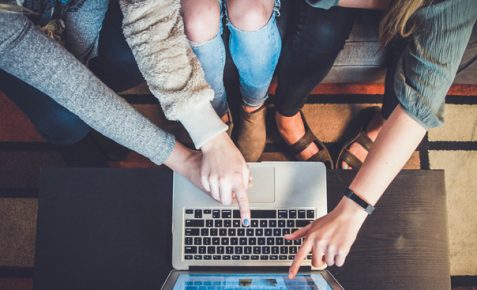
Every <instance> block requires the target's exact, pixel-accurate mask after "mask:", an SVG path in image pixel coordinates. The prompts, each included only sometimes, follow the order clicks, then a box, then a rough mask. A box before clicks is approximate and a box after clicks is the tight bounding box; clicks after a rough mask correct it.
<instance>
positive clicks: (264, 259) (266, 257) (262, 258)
mask: <svg viewBox="0 0 477 290" xmlns="http://www.w3.org/2000/svg"><path fill="white" fill-rule="evenodd" d="M260 260H263V261H267V260H268V256H266V255H261V256H260Z"/></svg>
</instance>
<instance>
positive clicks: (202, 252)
mask: <svg viewBox="0 0 477 290" xmlns="http://www.w3.org/2000/svg"><path fill="white" fill-rule="evenodd" d="M206 252H207V248H206V247H204V246H200V247H199V254H205V253H206Z"/></svg>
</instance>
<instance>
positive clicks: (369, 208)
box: [344, 188, 375, 215]
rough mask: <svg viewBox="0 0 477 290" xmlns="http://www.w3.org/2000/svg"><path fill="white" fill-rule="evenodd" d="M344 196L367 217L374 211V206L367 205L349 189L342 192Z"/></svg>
mask: <svg viewBox="0 0 477 290" xmlns="http://www.w3.org/2000/svg"><path fill="white" fill-rule="evenodd" d="M344 196H346V197H347V198H349V199H351V200H352V201H354V202H355V203H357V204H358V205H359V206H360V207H362V208H363V209H364V210H365V211H366V212H367V213H368V215H370V214H372V213H373V211H374V209H375V208H374V206H372V205H370V204H369V203H367V202H366V201H365V200H364V199H362V198H361V197H359V196H358V195H357V194H356V193H354V191H352V190H351V189H349V188H348V189H346V190H345V192H344Z"/></svg>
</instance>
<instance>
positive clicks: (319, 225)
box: [285, 197, 368, 279]
mask: <svg viewBox="0 0 477 290" xmlns="http://www.w3.org/2000/svg"><path fill="white" fill-rule="evenodd" d="M367 215H368V214H367V213H366V212H365V211H364V210H363V209H362V208H361V207H360V206H359V205H357V204H355V203H354V202H353V201H351V200H349V199H348V198H346V197H343V198H342V199H341V201H340V203H339V204H338V205H337V206H336V208H335V209H333V210H332V211H331V212H330V213H329V214H327V215H325V216H323V217H321V218H319V219H317V220H315V221H314V222H313V223H311V224H309V225H307V226H306V227H304V228H301V229H299V230H297V231H295V232H293V233H291V234H289V235H286V236H285V239H287V240H296V239H300V238H302V237H305V238H306V239H305V241H304V243H303V245H302V246H301V248H300V250H299V251H298V253H297V255H296V256H295V260H294V261H293V263H292V265H291V267H290V270H289V271H288V277H289V278H290V279H293V278H295V275H296V273H297V272H298V270H299V269H300V264H301V263H302V261H303V259H304V258H305V257H306V256H307V255H308V253H309V252H310V251H312V252H313V258H312V265H313V266H314V267H321V266H323V263H326V264H327V265H328V266H333V265H335V264H336V266H338V267H341V266H343V264H344V262H345V259H346V256H347V255H348V253H349V250H350V249H351V246H352V245H353V243H354V241H355V239H356V235H357V234H358V231H359V229H360V228H361V225H362V224H363V222H364V220H365V219H366V217H367Z"/></svg>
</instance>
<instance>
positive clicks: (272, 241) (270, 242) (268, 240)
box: [267, 238, 275, 246]
mask: <svg viewBox="0 0 477 290" xmlns="http://www.w3.org/2000/svg"><path fill="white" fill-rule="evenodd" d="M267 245H269V246H273V245H275V239H274V238H267Z"/></svg>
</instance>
